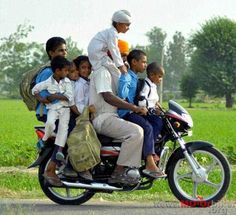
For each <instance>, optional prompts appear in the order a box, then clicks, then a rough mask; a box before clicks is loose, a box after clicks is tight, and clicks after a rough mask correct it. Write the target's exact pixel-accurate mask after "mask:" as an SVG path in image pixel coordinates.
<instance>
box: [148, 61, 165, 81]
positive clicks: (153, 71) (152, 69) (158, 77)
mask: <svg viewBox="0 0 236 215" xmlns="http://www.w3.org/2000/svg"><path fill="white" fill-rule="evenodd" d="M164 74H165V71H164V69H163V67H161V66H160V65H158V64H157V63H156V62H152V63H150V64H148V66H147V77H148V78H149V79H150V80H151V81H152V82H153V83H155V84H160V83H161V81H162V78H163V76H164Z"/></svg>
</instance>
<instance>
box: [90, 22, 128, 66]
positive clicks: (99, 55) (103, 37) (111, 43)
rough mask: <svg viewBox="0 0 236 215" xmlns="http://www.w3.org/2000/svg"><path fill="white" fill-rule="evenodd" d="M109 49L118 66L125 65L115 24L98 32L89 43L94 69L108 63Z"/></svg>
mask: <svg viewBox="0 0 236 215" xmlns="http://www.w3.org/2000/svg"><path fill="white" fill-rule="evenodd" d="M108 50H109V51H110V53H111V56H112V59H113V62H114V63H115V66H116V67H120V66H122V65H124V63H123V60H122V58H121V55H120V51H119V48H118V32H117V30H116V29H115V28H114V27H113V26H112V27H110V28H108V29H105V30H103V31H100V32H98V33H97V34H96V35H95V36H94V37H93V38H92V40H91V41H90V43H89V45H88V57H89V61H90V63H91V64H92V67H93V70H97V69H99V68H100V67H101V66H104V64H106V61H107V59H108V55H107V52H108Z"/></svg>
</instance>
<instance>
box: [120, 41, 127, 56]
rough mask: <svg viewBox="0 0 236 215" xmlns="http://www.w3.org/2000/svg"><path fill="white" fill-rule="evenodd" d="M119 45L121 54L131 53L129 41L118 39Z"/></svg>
mask: <svg viewBox="0 0 236 215" xmlns="http://www.w3.org/2000/svg"><path fill="white" fill-rule="evenodd" d="M118 47H119V50H120V53H121V54H126V55H128V54H129V43H128V42H126V41H124V40H120V39H119V40H118Z"/></svg>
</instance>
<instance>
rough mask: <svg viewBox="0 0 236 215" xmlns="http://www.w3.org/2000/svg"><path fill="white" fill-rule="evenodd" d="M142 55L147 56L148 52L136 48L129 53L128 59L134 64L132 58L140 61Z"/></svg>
mask: <svg viewBox="0 0 236 215" xmlns="http://www.w3.org/2000/svg"><path fill="white" fill-rule="evenodd" d="M142 56H146V53H145V52H144V51H142V50H139V49H134V50H132V51H131V52H130V53H129V54H128V56H127V61H128V63H129V65H130V66H132V65H131V63H132V60H133V59H135V60H137V61H138V60H140V59H141V57H142Z"/></svg>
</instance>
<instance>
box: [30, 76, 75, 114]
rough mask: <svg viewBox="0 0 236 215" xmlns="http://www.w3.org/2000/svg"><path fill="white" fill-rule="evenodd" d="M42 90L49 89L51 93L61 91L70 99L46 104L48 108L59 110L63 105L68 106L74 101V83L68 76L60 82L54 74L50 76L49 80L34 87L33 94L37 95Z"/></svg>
mask: <svg viewBox="0 0 236 215" xmlns="http://www.w3.org/2000/svg"><path fill="white" fill-rule="evenodd" d="M42 90H47V91H48V92H49V93H50V94H55V93H61V94H62V95H63V96H65V97H66V98H67V99H68V101H62V100H59V101H58V102H56V103H49V104H46V107H47V109H54V110H57V109H60V108H62V107H68V106H70V103H71V102H72V101H73V91H72V84H71V81H70V79H68V78H64V79H62V80H60V81H59V83H58V82H57V81H56V80H55V79H54V78H53V76H50V77H49V78H48V79H47V80H45V81H42V82H40V83H38V84H36V85H35V86H34V87H33V89H32V94H33V95H35V94H36V93H39V92H40V91H42Z"/></svg>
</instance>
